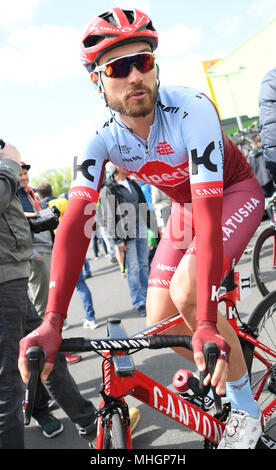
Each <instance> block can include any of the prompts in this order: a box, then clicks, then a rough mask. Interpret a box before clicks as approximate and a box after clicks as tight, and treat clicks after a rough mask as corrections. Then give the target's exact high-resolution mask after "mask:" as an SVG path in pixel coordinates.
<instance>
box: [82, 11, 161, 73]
mask: <svg viewBox="0 0 276 470" xmlns="http://www.w3.org/2000/svg"><path fill="white" fill-rule="evenodd" d="M135 41H145V42H148V43H149V44H150V46H151V49H152V51H154V50H155V49H156V48H157V45H158V34H157V31H156V30H155V28H154V26H153V24H152V21H151V19H150V18H149V17H148V16H147V14H146V13H143V12H142V11H140V10H137V9H136V8H134V9H132V10H122V9H121V8H111V9H110V10H108V11H106V12H105V13H103V14H101V15H99V16H95V17H94V18H92V19H91V20H90V21H89V23H88V25H87V26H86V29H85V32H84V34H83V37H82V42H81V61H82V63H83V65H84V66H85V67H86V68H87V70H88V71H89V72H92V71H93V69H94V67H95V66H96V64H97V62H98V60H99V58H100V57H101V56H102V55H103V54H105V53H106V52H108V51H109V50H111V49H113V48H114V47H117V46H122V45H124V44H129V43H131V42H135Z"/></svg>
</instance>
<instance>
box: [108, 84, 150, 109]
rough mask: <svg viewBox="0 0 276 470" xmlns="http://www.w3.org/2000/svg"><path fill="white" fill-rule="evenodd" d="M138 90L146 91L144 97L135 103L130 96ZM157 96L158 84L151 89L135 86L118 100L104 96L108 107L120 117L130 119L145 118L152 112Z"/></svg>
mask: <svg viewBox="0 0 276 470" xmlns="http://www.w3.org/2000/svg"><path fill="white" fill-rule="evenodd" d="M138 90H139V91H141V90H144V91H146V92H147V95H146V97H145V98H142V99H141V100H137V101H136V100H131V99H130V96H131V95H132V94H133V93H135V91H138ZM157 96H158V84H157V83H155V85H154V87H153V88H149V87H147V86H145V85H135V86H134V87H132V88H131V90H129V91H128V92H126V93H125V94H124V95H123V97H122V98H121V99H120V100H119V99H116V98H113V97H112V96H107V95H106V100H107V104H108V106H109V107H110V108H111V109H113V110H114V111H116V112H118V113H119V114H121V115H124V116H131V117H146V116H147V115H148V114H150V113H151V112H152V110H153V108H154V106H155V103H156V100H157Z"/></svg>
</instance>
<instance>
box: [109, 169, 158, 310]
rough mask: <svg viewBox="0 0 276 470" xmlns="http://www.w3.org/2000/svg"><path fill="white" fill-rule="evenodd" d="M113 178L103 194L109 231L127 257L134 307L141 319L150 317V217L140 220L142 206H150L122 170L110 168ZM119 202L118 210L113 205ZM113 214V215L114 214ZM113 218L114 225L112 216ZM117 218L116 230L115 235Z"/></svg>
mask: <svg viewBox="0 0 276 470" xmlns="http://www.w3.org/2000/svg"><path fill="white" fill-rule="evenodd" d="M110 172H111V176H110V177H109V178H108V179H107V180H106V183H105V186H104V187H103V188H102V191H101V203H102V207H103V210H104V211H106V215H105V217H104V220H105V223H106V227H107V230H108V231H109V232H110V234H112V236H113V238H114V241H115V243H116V244H117V246H118V248H119V250H120V251H121V252H122V253H124V254H125V257H126V258H125V260H126V272H127V276H126V277H127V280H128V285H129V290H130V296H131V300H132V303H133V305H134V306H135V307H136V308H137V310H138V312H139V314H140V315H141V316H145V315H146V307H145V305H146V294H147V286H148V276H149V263H148V256H149V249H148V243H147V223H146V217H145V218H144V219H143V217H140V216H139V205H140V203H144V204H146V200H145V197H144V195H143V192H142V191H141V189H140V188H139V186H138V184H137V183H136V182H135V181H133V180H132V179H130V178H128V177H127V176H128V173H127V172H126V170H124V169H123V168H121V167H117V166H115V165H110ZM114 198H115V207H113V202H114ZM111 213H112V214H111ZM110 215H111V217H112V222H111V224H110V223H109V220H111V219H109V216H110ZM114 217H115V226H116V230H115V232H114V231H113V223H114Z"/></svg>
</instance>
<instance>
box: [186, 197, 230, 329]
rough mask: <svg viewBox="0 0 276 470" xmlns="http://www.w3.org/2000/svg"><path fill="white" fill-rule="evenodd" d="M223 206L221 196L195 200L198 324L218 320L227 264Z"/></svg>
mask: <svg viewBox="0 0 276 470" xmlns="http://www.w3.org/2000/svg"><path fill="white" fill-rule="evenodd" d="M222 204H223V198H222V197H221V196H220V197H195V198H193V217H194V226H195V237H196V272H197V314H196V320H197V321H200V320H207V321H212V322H216V321H217V304H218V302H217V301H218V299H217V292H218V289H219V286H220V283H221V276H222V265H223V240H222V224H221V215H222Z"/></svg>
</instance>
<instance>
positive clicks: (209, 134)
mask: <svg viewBox="0 0 276 470" xmlns="http://www.w3.org/2000/svg"><path fill="white" fill-rule="evenodd" d="M224 143H225V136H223V134H222V130H221V125H220V121H219V118H218V114H217V111H216V109H215V107H214V105H213V104H212V103H211V101H210V100H209V99H208V98H207V97H206V96H205V95H203V94H201V93H199V92H198V91H197V90H195V89H192V88H185V87H160V89H159V94H158V99H157V102H156V107H155V117H154V122H153V124H152V125H151V128H150V133H149V136H148V139H147V140H146V141H145V140H143V139H142V138H141V137H139V136H137V135H135V134H134V133H133V132H132V131H131V130H130V129H128V128H126V126H125V125H124V124H123V122H121V121H120V119H119V118H118V117H116V118H115V117H111V119H109V120H108V121H106V120H105V121H103V122H102V123H101V124H100V125H99V126H98V129H97V132H96V133H95V135H94V136H92V137H91V139H90V142H89V144H88V145H87V148H86V150H85V152H84V154H83V155H80V156H78V157H76V158H75V165H74V178H73V183H72V188H71V193H72V195H74V196H75V197H86V198H87V199H91V198H92V199H97V194H98V193H99V190H100V188H101V183H102V178H103V173H104V166H105V164H106V162H107V161H111V162H113V163H114V164H115V165H118V166H121V167H123V168H125V169H126V170H128V171H129V172H130V173H131V174H133V175H136V176H137V177H138V178H139V179H141V180H142V181H145V182H146V183H150V184H153V185H155V186H157V187H159V188H160V189H161V190H163V191H164V192H166V193H167V194H168V195H169V196H170V197H171V198H172V199H174V200H176V201H178V202H188V201H190V200H191V191H190V190H191V187H192V189H194V191H193V197H201V196H207V197H208V196H219V195H222V191H223V180H224V171H223V169H224ZM234 147H235V146H234ZM237 151H238V149H237V148H236V147H235V148H234V149H233V145H232V146H231V153H233V152H234V153H237ZM238 153H240V152H239V151H238ZM235 160H236V159H235ZM244 161H245V159H244ZM233 163H234V162H233ZM231 166H232V165H231ZM234 166H235V165H234ZM246 171H247V168H246ZM242 173H243V172H242ZM240 176H241V172H240V168H239V171H238V172H237V173H236V179H235V182H237V180H238V179H239V178H240ZM237 178H238V179H237ZM191 185H192V186H191ZM84 188H85V192H83V190H84ZM78 191H79V193H78Z"/></svg>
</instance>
